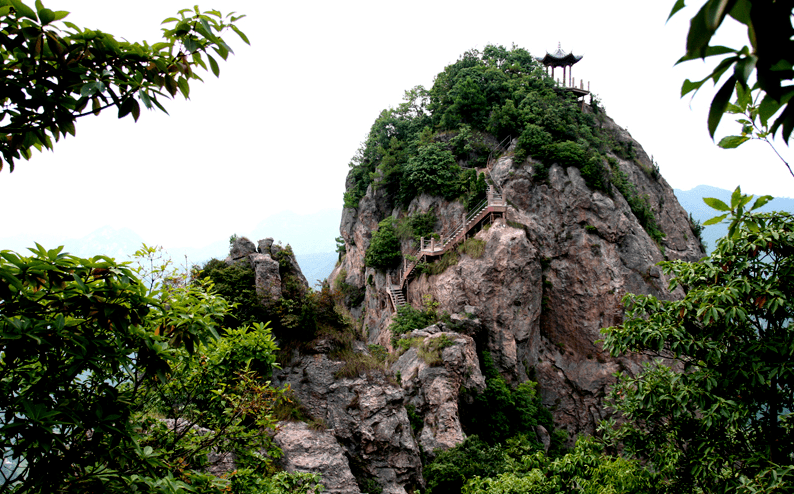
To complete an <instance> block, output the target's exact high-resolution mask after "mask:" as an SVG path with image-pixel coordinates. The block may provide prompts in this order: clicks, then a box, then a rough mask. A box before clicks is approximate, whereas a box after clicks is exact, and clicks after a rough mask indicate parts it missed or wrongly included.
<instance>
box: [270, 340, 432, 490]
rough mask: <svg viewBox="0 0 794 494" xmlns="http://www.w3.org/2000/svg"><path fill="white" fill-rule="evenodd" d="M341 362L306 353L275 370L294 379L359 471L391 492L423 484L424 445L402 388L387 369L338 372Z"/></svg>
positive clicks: (283, 379)
mask: <svg viewBox="0 0 794 494" xmlns="http://www.w3.org/2000/svg"><path fill="white" fill-rule="evenodd" d="M343 365H344V364H343V363H342V362H338V361H334V360H332V359H330V358H329V357H328V355H326V354H315V355H304V356H300V357H298V359H297V361H295V362H293V363H291V364H290V365H289V366H288V367H285V369H284V370H283V371H280V372H276V373H274V383H276V384H277V385H282V384H289V385H290V386H291V387H292V389H293V391H294V393H295V396H296V398H298V399H299V400H300V402H301V403H302V404H303V405H304V406H305V407H306V409H307V410H308V411H309V413H310V414H311V415H312V417H313V418H314V419H315V420H319V421H322V422H324V423H325V425H326V427H327V428H328V431H329V432H330V433H332V434H333V435H334V437H335V438H336V440H337V441H338V442H339V443H340V444H341V445H342V446H343V447H344V449H345V451H346V454H347V456H348V458H349V461H350V464H351V467H352V468H353V470H354V473H356V472H357V473H356V474H357V475H359V476H363V477H366V478H370V479H375V481H377V482H378V483H379V484H380V485H381V486H382V487H383V492H384V493H388V494H404V493H405V492H406V489H409V490H413V489H414V488H416V487H420V486H422V485H423V479H422V462H421V459H420V455H419V447H418V445H417V443H416V440H415V439H414V437H413V434H412V432H411V425H410V422H409V421H408V414H407V412H406V410H405V408H404V406H403V402H404V393H403V390H402V389H401V388H400V387H399V386H396V385H395V384H392V383H391V382H389V381H388V380H387V379H386V378H385V377H384V376H383V375H382V374H377V373H375V374H374V375H373V376H363V377H357V378H354V379H350V378H338V377H337V372H338V371H339V370H340V369H341V368H342V366H343Z"/></svg>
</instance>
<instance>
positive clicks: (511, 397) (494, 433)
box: [461, 352, 554, 444]
mask: <svg viewBox="0 0 794 494" xmlns="http://www.w3.org/2000/svg"><path fill="white" fill-rule="evenodd" d="M482 370H483V375H484V376H485V385H486V388H485V392H483V393H482V394H480V395H477V397H476V398H475V399H474V403H473V404H472V405H470V406H468V407H466V408H465V409H464V410H463V411H462V413H461V415H462V416H461V421H462V422H463V426H464V427H465V429H466V431H467V432H468V433H469V434H476V435H478V436H479V437H482V438H485V440H486V441H487V442H489V443H491V444H494V443H498V442H503V441H505V440H506V439H508V438H510V437H513V436H515V435H517V434H520V433H531V434H533V435H534V432H535V426H536V425H543V426H544V427H545V428H546V429H547V430H548V431H549V432H551V431H552V430H553V426H554V424H553V422H552V418H551V412H549V411H548V409H547V408H546V407H544V406H543V405H542V404H541V403H540V396H539V395H538V393H537V391H536V390H535V386H536V384H535V383H533V382H523V383H521V384H519V385H518V386H516V387H515V389H511V388H510V386H509V385H508V384H507V382H506V381H505V379H504V378H503V377H502V376H501V375H500V374H499V371H498V370H497V369H496V366H494V363H493V359H492V358H491V354H490V352H483V354H482Z"/></svg>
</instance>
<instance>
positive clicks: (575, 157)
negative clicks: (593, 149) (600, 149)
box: [543, 141, 587, 168]
mask: <svg viewBox="0 0 794 494" xmlns="http://www.w3.org/2000/svg"><path fill="white" fill-rule="evenodd" d="M543 153H544V154H545V157H544V161H545V162H546V163H548V164H552V163H557V164H559V165H561V166H565V167H567V166H575V167H576V168H582V167H584V166H585V165H586V164H587V160H586V159H587V151H585V149H584V148H583V147H582V146H581V145H580V144H578V143H576V142H573V141H564V142H555V143H554V144H547V145H546V146H544V147H543Z"/></svg>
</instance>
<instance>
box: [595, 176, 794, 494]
mask: <svg viewBox="0 0 794 494" xmlns="http://www.w3.org/2000/svg"><path fill="white" fill-rule="evenodd" d="M749 200H750V198H748V197H746V196H742V195H741V193H740V191H739V190H738V189H737V191H736V192H735V193H734V198H733V199H732V205H731V206H730V207H729V206H727V205H725V204H721V205H719V204H718V206H719V207H720V209H723V208H724V209H726V210H730V211H732V212H731V213H730V214H731V215H732V216H731V218H732V221H731V224H732V225H733V231H732V233H731V234H730V235H729V236H728V237H725V238H723V239H721V240H720V241H719V243H718V244H717V246H716V249H715V250H714V252H713V253H712V254H711V256H710V257H708V258H706V259H704V260H703V261H702V262H700V263H685V262H680V261H676V262H668V263H663V269H664V270H665V272H667V273H672V274H673V275H675V278H674V280H673V281H672V286H673V287H675V286H678V285H680V286H682V287H684V289H685V290H686V296H685V298H684V299H682V300H678V301H660V300H657V299H656V298H655V297H651V296H641V295H631V296H627V298H626V299H625V302H626V303H627V305H628V306H629V311H628V314H627V318H626V322H625V323H624V324H623V325H622V326H619V327H613V328H608V329H606V330H604V332H605V334H606V339H605V343H604V344H605V347H606V348H607V349H609V350H610V351H611V352H612V353H613V355H616V354H619V353H624V352H627V351H633V352H636V351H639V352H646V353H650V354H651V355H657V356H660V357H667V358H673V359H675V360H677V361H679V362H681V364H682V365H683V372H675V371H674V370H672V369H671V368H670V367H667V366H665V365H663V364H662V363H661V362H657V363H656V364H654V365H651V366H647V367H646V368H645V369H644V371H643V372H642V373H641V374H639V375H637V376H634V377H630V376H626V375H623V376H621V378H620V381H619V383H618V385H617V386H615V388H614V389H613V391H612V393H611V394H610V401H611V403H612V406H613V407H614V408H616V409H617V410H619V411H620V412H621V413H622V414H623V416H624V417H625V419H626V423H625V424H623V425H621V426H616V425H615V424H612V427H608V429H607V430H608V432H609V433H610V434H611V437H612V438H613V440H614V441H617V442H620V443H622V444H623V445H624V446H625V448H626V452H627V453H629V454H630V455H632V456H635V457H637V458H640V459H643V460H644V461H648V462H649V463H650V465H652V467H653V468H654V469H655V470H656V471H658V472H660V473H661V474H663V475H664V477H665V479H666V480H665V491H666V492H679V491H680V490H682V489H683V490H686V491H692V490H694V489H698V488H702V489H709V490H713V489H714V486H719V488H720V490H719V492H723V491H724V492H727V491H729V490H731V489H736V488H738V486H739V483H740V479H741V478H742V477H744V478H745V479H752V478H758V477H759V476H760V477H763V478H766V479H767V480H769V479H771V478H772V476H771V475H770V472H773V471H774V472H776V471H778V470H779V469H780V468H786V467H789V466H791V465H792V463H791V458H792V454H794V434H793V433H792V431H794V429H792V427H791V417H790V411H791V410H792V409H794V363H792V360H791V358H790V356H791V348H792V341H794V338H793V337H792V325H791V324H792V320H793V319H792V318H793V317H794V303H792V299H791V294H792V293H794V264H792V259H794V257H792V253H794V218H792V216H791V215H789V214H787V213H774V214H756V213H744V212H743V210H742V208H743V206H744V205H745V204H747V203H748V202H749ZM712 202H713V201H712Z"/></svg>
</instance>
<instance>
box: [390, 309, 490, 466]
mask: <svg viewBox="0 0 794 494" xmlns="http://www.w3.org/2000/svg"><path fill="white" fill-rule="evenodd" d="M444 329H446V328H445V325H444V324H443V323H439V324H437V325H433V326H430V327H428V328H425V329H423V330H415V331H413V332H411V333H409V334H408V335H405V336H404V338H411V339H413V340H414V341H417V343H418V344H417V345H416V346H412V347H411V348H409V349H408V351H406V352H405V353H404V354H403V355H401V356H400V358H399V359H398V360H397V361H396V362H395V363H394V365H393V366H392V371H394V373H395V375H396V376H397V377H398V379H399V380H400V384H401V385H402V387H403V389H404V390H405V392H406V394H407V397H408V398H407V405H409V406H412V407H413V410H414V413H417V414H418V415H419V416H421V417H422V418H423V425H422V429H421V432H420V433H419V437H418V440H419V444H420V445H421V446H422V449H423V450H424V451H425V453H426V454H428V455H429V456H430V457H433V456H434V452H435V451H436V450H442V451H443V450H447V449H449V448H452V447H454V446H456V445H458V444H460V443H462V442H463V441H464V440H465V439H466V434H465V433H464V432H463V428H462V427H461V423H460V413H459V410H458V399H459V393H460V390H461V389H462V388H463V389H466V390H467V394H466V396H467V397H471V396H472V395H471V393H482V392H483V391H485V378H484V377H483V375H482V372H481V371H480V364H479V361H478V359H477V352H476V349H475V344H474V340H473V339H472V338H471V336H467V335H463V334H459V333H455V332H449V331H444ZM434 352H436V353H437V355H433V353H434ZM427 353H430V354H431V356H430V357H427V356H424V357H423V355H424V354H427ZM429 358H437V360H435V361H431V362H428V359H429Z"/></svg>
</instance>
